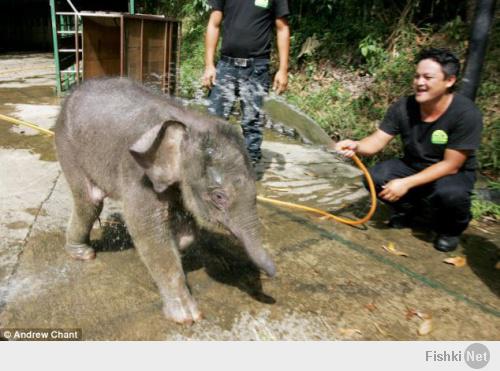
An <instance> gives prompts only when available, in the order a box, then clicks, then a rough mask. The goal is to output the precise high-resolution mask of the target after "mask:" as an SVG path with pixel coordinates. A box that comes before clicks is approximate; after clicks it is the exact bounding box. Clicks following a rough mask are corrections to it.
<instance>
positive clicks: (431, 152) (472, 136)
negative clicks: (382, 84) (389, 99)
mask: <svg viewBox="0 0 500 371" xmlns="http://www.w3.org/2000/svg"><path fill="white" fill-rule="evenodd" d="M379 128H380V129H381V130H382V131H384V132H386V133H387V134H390V135H398V134H400V135H401V139H402V142H403V150H404V157H403V161H404V162H406V163H407V164H408V165H409V166H411V167H413V168H414V169H416V170H423V169H425V168H427V167H429V166H430V165H432V164H435V163H437V162H439V161H441V160H443V158H444V151H445V149H447V148H450V149H459V150H470V151H471V152H470V154H469V157H468V158H467V160H466V161H465V163H464V165H463V167H462V169H461V170H474V169H475V168H476V156H475V150H476V149H478V148H479V144H480V142H481V130H482V128H483V122H482V116H481V112H480V111H479V109H478V108H477V107H476V105H475V104H474V103H473V102H472V101H471V100H470V99H468V98H466V97H464V96H463V95H459V94H455V95H454V96H453V101H452V102H451V104H450V106H449V107H448V109H447V110H446V111H445V113H443V115H441V117H440V118H438V119H437V120H436V121H434V122H423V121H422V119H421V117H420V107H419V105H418V103H417V101H416V100H415V96H410V97H404V98H402V99H400V100H399V101H397V102H396V103H394V104H393V105H392V106H391V107H390V108H389V110H388V111H387V113H386V115H385V117H384V120H383V121H382V123H381V124H380V126H379Z"/></svg>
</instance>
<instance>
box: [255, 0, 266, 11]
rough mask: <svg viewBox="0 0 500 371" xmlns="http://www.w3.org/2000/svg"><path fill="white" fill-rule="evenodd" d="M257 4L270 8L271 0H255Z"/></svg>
mask: <svg viewBox="0 0 500 371" xmlns="http://www.w3.org/2000/svg"><path fill="white" fill-rule="evenodd" d="M255 6H258V7H260V8H266V9H267V8H269V0H255Z"/></svg>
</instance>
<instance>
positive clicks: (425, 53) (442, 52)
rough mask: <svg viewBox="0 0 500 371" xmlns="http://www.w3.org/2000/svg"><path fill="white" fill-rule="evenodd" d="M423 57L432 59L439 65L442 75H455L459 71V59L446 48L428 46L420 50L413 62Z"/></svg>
mask: <svg viewBox="0 0 500 371" xmlns="http://www.w3.org/2000/svg"><path fill="white" fill-rule="evenodd" d="M424 59H432V60H433V61H434V62H437V63H439V64H440V65H441V69H442V70H443V73H444V77H446V78H448V77H450V76H456V77H457V79H458V74H459V73H460V61H459V60H458V58H457V56H456V55H455V54H454V53H452V52H451V51H449V50H448V49H442V48H430V49H424V50H422V51H421V52H420V53H419V54H418V55H417V57H416V58H415V64H418V63H420V61H423V60H424Z"/></svg>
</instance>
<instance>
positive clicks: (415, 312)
mask: <svg viewBox="0 0 500 371" xmlns="http://www.w3.org/2000/svg"><path fill="white" fill-rule="evenodd" d="M414 316H415V317H418V318H420V319H424V320H425V319H431V318H432V315H431V314H430V313H426V312H421V311H419V310H416V309H413V308H407V309H406V319H407V320H410V319H411V318H412V317H414Z"/></svg>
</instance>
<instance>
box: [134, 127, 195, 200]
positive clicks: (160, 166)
mask: <svg viewBox="0 0 500 371" xmlns="http://www.w3.org/2000/svg"><path fill="white" fill-rule="evenodd" d="M185 134H186V126H185V125H184V124H183V123H181V122H178V121H166V122H164V123H162V124H158V125H155V126H153V127H152V128H151V129H149V130H148V131H146V132H145V133H144V134H143V135H142V136H141V137H140V138H139V139H138V140H137V141H136V142H135V143H134V144H133V145H132V146H131V147H130V149H129V151H130V154H131V155H132V157H133V158H134V159H135V160H136V161H137V163H138V164H139V165H140V166H141V167H142V168H143V169H144V172H145V174H146V176H147V177H148V178H149V180H150V181H151V183H152V184H153V187H154V189H155V191H156V192H158V193H161V192H163V191H165V190H166V189H167V188H168V186H170V185H171V184H173V183H176V182H178V181H180V170H181V145H182V141H183V139H184V135H185Z"/></svg>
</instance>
